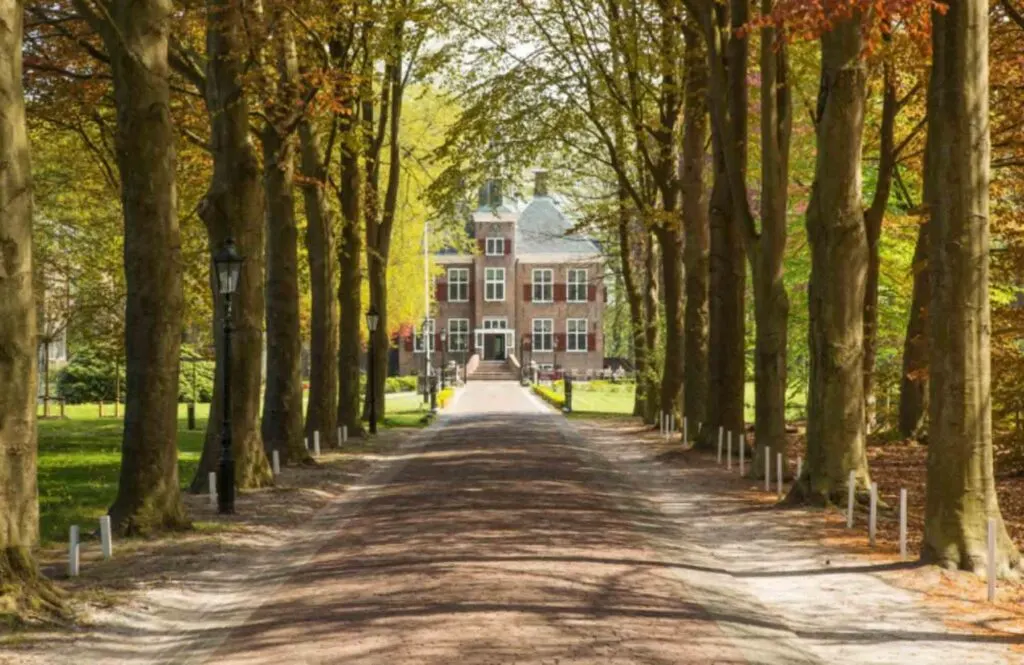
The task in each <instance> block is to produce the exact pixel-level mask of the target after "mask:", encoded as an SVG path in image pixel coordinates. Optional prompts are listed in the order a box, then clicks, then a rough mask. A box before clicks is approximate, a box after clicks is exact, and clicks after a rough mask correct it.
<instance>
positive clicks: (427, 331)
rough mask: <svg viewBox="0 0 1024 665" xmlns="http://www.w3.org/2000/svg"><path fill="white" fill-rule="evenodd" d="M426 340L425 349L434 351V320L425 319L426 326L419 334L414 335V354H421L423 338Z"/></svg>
mask: <svg viewBox="0 0 1024 665" xmlns="http://www.w3.org/2000/svg"><path fill="white" fill-rule="evenodd" d="M424 337H426V339H427V348H428V349H430V350H431V351H433V350H434V319H427V320H426V325H424V326H423V327H422V328H420V331H419V333H418V334H417V335H416V347H415V351H416V353H423V338H424Z"/></svg>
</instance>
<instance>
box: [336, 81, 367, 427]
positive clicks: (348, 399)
mask: <svg viewBox="0 0 1024 665" xmlns="http://www.w3.org/2000/svg"><path fill="white" fill-rule="evenodd" d="M346 106H347V111H345V112H343V113H342V115H341V118H340V119H339V132H340V137H341V159H340V164H339V171H340V173H339V176H340V183H339V188H338V203H339V205H340V208H341V234H340V238H339V241H338V306H339V312H340V331H339V341H338V424H339V425H344V426H346V427H347V428H348V432H349V434H359V433H362V431H363V428H362V420H361V418H360V401H359V375H360V358H361V356H362V341H361V339H360V323H359V322H360V321H361V320H362V316H363V312H362V304H361V300H362V298H361V294H360V287H361V283H362V277H363V276H362V271H361V269H360V256H359V255H360V252H361V251H362V240H361V238H360V235H359V225H360V221H361V220H360V216H361V211H360V201H359V195H360V174H359V139H358V136H357V129H356V126H355V123H354V122H353V120H352V116H353V113H354V111H355V104H354V101H353V100H352V99H349V100H348V101H346Z"/></svg>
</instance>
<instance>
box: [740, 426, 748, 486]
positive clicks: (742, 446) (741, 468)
mask: <svg viewBox="0 0 1024 665" xmlns="http://www.w3.org/2000/svg"><path fill="white" fill-rule="evenodd" d="M746 447H747V445H746V441H745V440H744V438H743V435H742V434H740V475H741V476H742V475H743V457H744V455H746V453H745V452H744V448H746Z"/></svg>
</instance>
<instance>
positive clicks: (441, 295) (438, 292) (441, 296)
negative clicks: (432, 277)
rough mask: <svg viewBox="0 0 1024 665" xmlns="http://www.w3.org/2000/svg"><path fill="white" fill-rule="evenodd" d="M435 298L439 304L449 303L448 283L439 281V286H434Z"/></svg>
mask: <svg viewBox="0 0 1024 665" xmlns="http://www.w3.org/2000/svg"><path fill="white" fill-rule="evenodd" d="M434 298H435V299H436V300H437V302H447V301H448V282H443V281H440V280H438V282H437V284H435V285H434Z"/></svg>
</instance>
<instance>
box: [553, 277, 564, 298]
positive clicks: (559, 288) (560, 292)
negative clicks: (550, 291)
mask: <svg viewBox="0 0 1024 665" xmlns="http://www.w3.org/2000/svg"><path fill="white" fill-rule="evenodd" d="M555 302H565V284H564V283H561V282H559V283H558V284H555Z"/></svg>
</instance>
